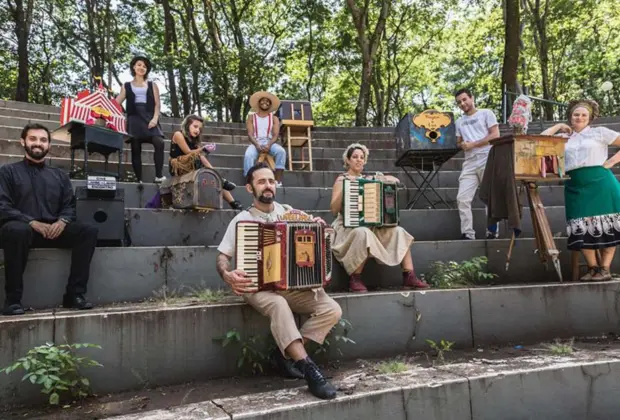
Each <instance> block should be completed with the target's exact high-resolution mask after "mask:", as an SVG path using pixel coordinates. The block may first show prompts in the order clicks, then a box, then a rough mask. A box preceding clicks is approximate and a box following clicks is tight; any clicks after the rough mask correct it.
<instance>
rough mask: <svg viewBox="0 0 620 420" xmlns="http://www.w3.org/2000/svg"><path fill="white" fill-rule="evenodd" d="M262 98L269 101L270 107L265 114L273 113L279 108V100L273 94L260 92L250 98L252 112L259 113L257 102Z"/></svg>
mask: <svg viewBox="0 0 620 420" xmlns="http://www.w3.org/2000/svg"><path fill="white" fill-rule="evenodd" d="M263 98H267V99H269V100H270V101H271V107H270V108H269V109H268V110H267V112H274V111H277V109H278V108H280V100H279V99H278V97H277V96H276V95H274V94H273V93H269V92H265V91H260V92H256V93H255V94H254V95H252V96H250V107H251V108H252V111H254V112H258V111H260V107H259V106H258V102H259V101H260V100H261V99H263Z"/></svg>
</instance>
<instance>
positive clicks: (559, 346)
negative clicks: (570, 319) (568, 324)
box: [547, 338, 575, 356]
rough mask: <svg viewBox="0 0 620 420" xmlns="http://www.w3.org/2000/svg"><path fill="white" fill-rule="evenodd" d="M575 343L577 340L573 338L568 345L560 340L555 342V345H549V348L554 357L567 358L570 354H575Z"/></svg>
mask: <svg viewBox="0 0 620 420" xmlns="http://www.w3.org/2000/svg"><path fill="white" fill-rule="evenodd" d="M574 343H575V339H574V338H571V339H570V340H569V341H568V343H562V342H561V341H560V340H557V339H556V340H555V343H554V344H549V345H548V346H547V348H548V349H549V351H550V352H551V354H553V355H554V356H567V355H569V354H573V351H574V348H573V344H574Z"/></svg>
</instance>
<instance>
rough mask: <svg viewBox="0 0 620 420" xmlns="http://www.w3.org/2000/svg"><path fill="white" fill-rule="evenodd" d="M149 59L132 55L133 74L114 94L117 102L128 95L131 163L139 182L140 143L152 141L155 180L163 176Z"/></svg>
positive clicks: (161, 138) (161, 141) (156, 96)
mask: <svg viewBox="0 0 620 420" xmlns="http://www.w3.org/2000/svg"><path fill="white" fill-rule="evenodd" d="M151 68H152V66H151V61H150V60H149V59H148V58H146V57H143V56H137V57H134V58H133V60H131V63H130V64H129V70H130V72H131V75H132V76H133V80H132V81H131V82H126V83H125V84H124V85H123V86H122V88H121V93H120V94H119V95H118V96H117V97H116V102H118V104H119V105H121V104H122V103H123V101H125V99H127V104H126V105H127V106H126V111H127V132H128V134H129V135H130V136H131V137H132V138H131V166H132V167H133V171H134V173H135V174H136V178H137V179H138V182H142V157H141V154H142V143H151V144H152V145H153V148H154V149H155V156H154V162H155V182H157V183H159V182H162V181H163V180H164V179H166V178H165V177H164V176H163V173H162V171H163V167H164V133H163V132H162V130H161V126H160V124H159V111H160V104H161V103H160V99H159V88H158V87H157V84H155V83H153V82H149V81H147V79H148V76H149V73H150V72H151Z"/></svg>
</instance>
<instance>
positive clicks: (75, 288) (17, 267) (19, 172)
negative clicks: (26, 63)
mask: <svg viewBox="0 0 620 420" xmlns="http://www.w3.org/2000/svg"><path fill="white" fill-rule="evenodd" d="M21 143H22V146H24V151H25V154H24V160H22V161H20V162H16V163H12V164H9V165H4V166H2V167H0V242H1V244H2V249H3V250H4V264H5V279H6V283H5V286H4V287H5V291H6V303H5V307H4V310H3V311H2V313H3V314H4V315H21V314H23V313H24V309H23V307H22V305H21V299H22V293H23V273H24V270H25V269H26V263H27V262H28V253H29V251H30V248H32V247H34V248H70V249H71V250H72V254H71V272H70V274H69V282H68V284H67V289H66V293H65V295H64V297H63V302H62V304H63V306H64V307H65V308H77V309H91V308H92V307H93V305H92V303H90V302H88V301H87V300H86V298H85V297H84V294H85V293H86V284H87V283H88V275H89V269H90V261H91V259H92V257H93V253H94V251H95V246H96V244H97V233H98V231H97V228H96V227H94V226H91V225H87V224H84V223H79V222H77V221H75V219H76V218H75V195H74V193H73V187H72V186H71V181H70V180H69V176H68V175H67V174H66V173H64V172H62V171H61V170H60V169H57V168H51V167H49V166H47V165H45V156H46V155H47V153H48V152H49V148H50V132H49V130H48V129H47V128H46V127H45V126H43V125H40V124H28V125H26V127H24V129H23V130H22V135H21ZM41 281H45V275H44V274H43V275H42V276H41Z"/></svg>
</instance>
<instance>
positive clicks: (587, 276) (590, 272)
mask: <svg viewBox="0 0 620 420" xmlns="http://www.w3.org/2000/svg"><path fill="white" fill-rule="evenodd" d="M597 274H598V267H589V268H588V272H587V273H586V274H584V275H583V276H581V277H580V278H579V281H592V279H593V278H594V276H595V275H597Z"/></svg>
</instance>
